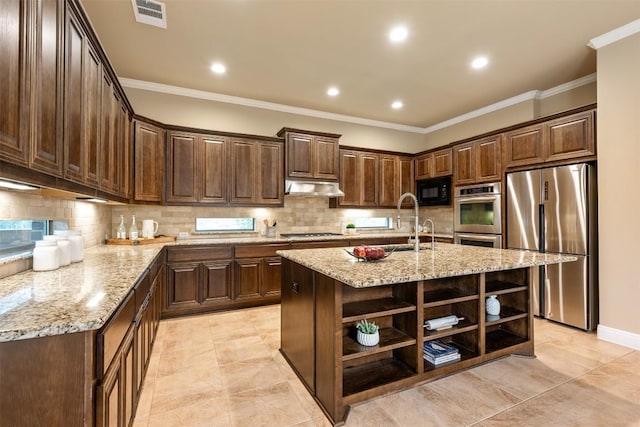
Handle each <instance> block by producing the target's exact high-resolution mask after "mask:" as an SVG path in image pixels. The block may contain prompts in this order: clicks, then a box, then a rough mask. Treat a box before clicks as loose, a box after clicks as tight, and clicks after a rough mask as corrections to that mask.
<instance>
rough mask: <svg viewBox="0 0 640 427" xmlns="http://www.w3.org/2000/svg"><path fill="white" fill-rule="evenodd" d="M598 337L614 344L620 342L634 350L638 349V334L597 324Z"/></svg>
mask: <svg viewBox="0 0 640 427" xmlns="http://www.w3.org/2000/svg"><path fill="white" fill-rule="evenodd" d="M598 338H599V339H601V340H603V341H609V342H612V343H614V344H620V345H623V346H625V347H629V348H632V349H634V350H640V334H634V333H631V332H627V331H623V330H621V329H615V328H611V327H609V326H604V325H598Z"/></svg>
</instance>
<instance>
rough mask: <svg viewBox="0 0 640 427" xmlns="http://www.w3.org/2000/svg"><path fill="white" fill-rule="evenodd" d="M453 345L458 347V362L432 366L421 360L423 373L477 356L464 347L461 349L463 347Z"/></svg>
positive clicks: (453, 361)
mask: <svg viewBox="0 0 640 427" xmlns="http://www.w3.org/2000/svg"><path fill="white" fill-rule="evenodd" d="M454 345H455V346H456V347H458V350H459V352H460V359H459V360H452V361H450V362H445V363H441V364H439V365H433V364H431V362H428V361H426V360H424V359H423V363H424V371H425V372H429V371H433V370H435V369H438V368H442V367H445V366H449V365H453V364H454V363H459V362H463V361H465V360H468V359H473V358H474V357H477V356H478V354H477V353H475V352H473V351H471V350H469V349H468V348H466V347H463V346H461V345H459V344H456V343H454Z"/></svg>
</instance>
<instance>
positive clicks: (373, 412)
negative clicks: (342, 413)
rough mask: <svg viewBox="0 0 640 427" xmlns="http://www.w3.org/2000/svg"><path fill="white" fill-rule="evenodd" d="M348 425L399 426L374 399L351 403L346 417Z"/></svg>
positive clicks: (369, 426)
mask: <svg viewBox="0 0 640 427" xmlns="http://www.w3.org/2000/svg"><path fill="white" fill-rule="evenodd" d="M346 425H347V426H348V427H401V426H402V424H398V423H397V422H396V421H395V420H394V419H393V418H392V417H391V415H389V414H388V413H387V412H386V411H385V408H384V406H383V405H382V404H381V403H380V402H379V401H377V400H376V399H374V400H371V401H368V402H365V403H361V404H358V405H353V406H352V407H351V410H350V411H349V415H348V417H347V423H346Z"/></svg>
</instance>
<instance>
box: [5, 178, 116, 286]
mask: <svg viewBox="0 0 640 427" xmlns="http://www.w3.org/2000/svg"><path fill="white" fill-rule="evenodd" d="M0 218H2V219H5V220H10V219H58V220H67V221H68V222H69V228H72V229H79V230H81V231H82V235H83V237H84V245H85V247H87V248H88V247H91V246H95V245H98V244H102V243H103V242H104V236H105V234H106V233H108V232H109V229H110V226H111V207H110V206H105V205H100V204H95V203H89V202H80V201H76V200H67V199H62V198H58V197H48V196H42V195H41V194H40V193H39V192H37V191H36V192H17V191H16V192H14V191H4V190H0ZM29 268H31V264H30V260H23V261H18V262H15V263H9V264H0V277H4V276H6V275H8V274H15V273H17V272H19V271H23V270H26V269H29Z"/></svg>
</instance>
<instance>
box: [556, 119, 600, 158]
mask: <svg viewBox="0 0 640 427" xmlns="http://www.w3.org/2000/svg"><path fill="white" fill-rule="evenodd" d="M594 115H595V112H594V111H593V110H591V111H586V112H583V113H577V114H573V115H571V116H568V117H563V118H561V119H556V120H551V121H549V122H547V123H545V124H544V125H545V129H546V136H547V138H548V141H547V144H546V146H547V152H546V153H545V154H546V156H545V158H546V160H547V161H554V160H566V159H573V158H576V157H584V156H593V155H595V154H596V145H595V138H594V132H593V124H594Z"/></svg>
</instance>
